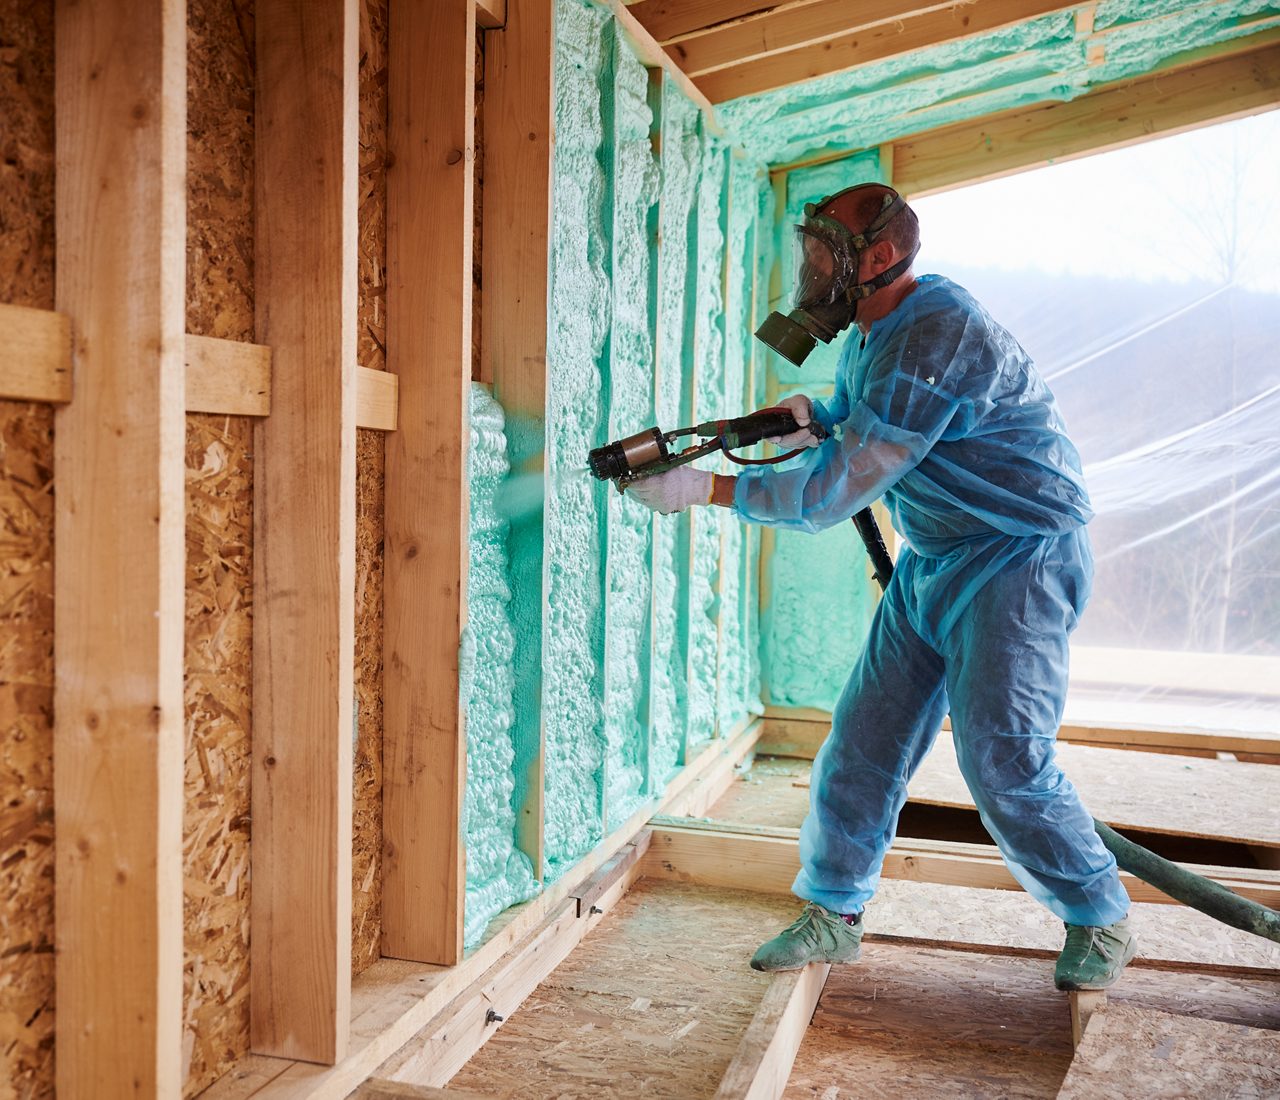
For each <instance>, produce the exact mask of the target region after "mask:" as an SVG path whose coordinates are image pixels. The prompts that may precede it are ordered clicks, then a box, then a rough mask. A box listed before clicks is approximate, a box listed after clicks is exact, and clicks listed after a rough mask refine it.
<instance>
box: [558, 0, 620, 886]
mask: <svg viewBox="0 0 1280 1100" xmlns="http://www.w3.org/2000/svg"><path fill="white" fill-rule="evenodd" d="M610 27H611V17H610V16H609V14H608V12H606V11H604V10H603V9H600V8H596V7H594V6H589V5H585V4H582V3H580V2H578V0H559V2H558V3H557V4H556V56H555V135H556V146H555V167H554V175H553V179H552V221H553V227H554V231H553V233H552V253H551V289H550V321H549V326H548V331H547V375H548V378H547V428H546V432H547V437H546V442H547V481H548V485H549V486H551V487H552V489H553V491H550V492H548V494H547V501H546V511H545V513H544V528H543V530H544V544H545V550H544V554H545V558H544V560H545V566H544V580H545V584H546V597H547V598H546V609H545V612H544V614H545V625H544V631H543V666H542V668H543V685H542V716H543V728H544V730H545V749H544V752H545V773H544V774H545V780H544V791H545V810H544V834H543V836H544V851H545V863H546V868H545V873H546V874H547V876H548V877H550V878H555V877H557V876H558V875H559V874H560V873H561V872H562V871H563V870H564V869H565V868H566V867H567V866H569V865H571V864H572V863H573V862H574V861H576V860H577V859H579V858H580V857H581V856H582V855H584V854H585V853H586V852H588V851H589V850H590V849H591V848H592V846H593V845H594V844H595V843H596V842H597V841H598V840H599V839H600V837H601V830H602V821H603V817H602V799H601V779H602V774H601V773H602V770H603V765H604V737H603V723H602V708H601V699H602V697H603V688H604V676H603V667H602V665H603V661H602V658H603V653H604V616H603V599H602V589H601V577H602V562H601V556H602V550H603V547H602V545H601V539H600V530H601V523H602V519H601V511H602V509H603V508H604V507H605V499H606V498H605V493H606V492H607V491H608V490H607V488H606V487H605V486H603V485H601V484H599V483H597V482H595V481H593V480H592V479H591V478H590V477H589V476H588V475H587V473H586V471H585V469H584V466H585V462H586V456H587V451H588V450H590V448H591V447H592V446H594V445H595V439H596V436H597V434H598V432H599V431H600V430H602V428H603V426H604V425H605V424H606V422H607V421H606V409H605V395H604V394H603V392H602V384H601V376H600V364H601V362H602V359H603V355H604V351H605V341H606V337H607V335H608V331H609V314H610V296H609V276H608V270H607V263H608V258H609V257H608V241H607V237H606V235H605V226H604V222H603V215H604V211H605V210H606V209H607V208H608V204H609V201H610V183H611V181H610V180H608V179H607V178H606V175H605V172H604V169H603V166H602V163H601V160H602V150H603V147H604V143H605V133H604V120H603V117H602V112H601V110H600V99H601V83H600V82H601V80H602V79H603V78H605V77H606V74H607V72H608V69H609V65H610V62H609V58H610V56H611V51H610V49H609V39H608V34H609V30H610Z"/></svg>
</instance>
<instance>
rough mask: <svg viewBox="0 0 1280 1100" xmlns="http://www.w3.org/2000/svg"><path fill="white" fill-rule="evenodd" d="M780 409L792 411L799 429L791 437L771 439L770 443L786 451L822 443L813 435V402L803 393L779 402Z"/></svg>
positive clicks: (794, 394)
mask: <svg viewBox="0 0 1280 1100" xmlns="http://www.w3.org/2000/svg"><path fill="white" fill-rule="evenodd" d="M778 408H780V409H790V410H791V415H792V416H794V417H795V418H796V424H797V425H799V427H797V429H796V430H795V431H794V432H792V433H791V434H790V435H784V436H778V437H777V438H774V439H770V440H769V442H770V443H776V444H777V445H778V446H779V447H781V448H782V449H783V450H784V451H791V450H794V449H795V448H796V447H816V446H817V445H818V444H819V443H821V442H822V440H821V439H819V438H818V437H817V436H816V435H814V434H813V429H812V427H811V425H812V424H813V402H812V401H810V400H809V399H808V398H807V397H805V395H804V394H802V393H793V394H792V395H791V396H790V397H784V398H783V399H782V400H781V401H779V402H778Z"/></svg>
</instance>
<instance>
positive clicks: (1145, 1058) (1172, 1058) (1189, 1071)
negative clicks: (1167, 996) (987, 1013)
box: [1058, 1003, 1280, 1100]
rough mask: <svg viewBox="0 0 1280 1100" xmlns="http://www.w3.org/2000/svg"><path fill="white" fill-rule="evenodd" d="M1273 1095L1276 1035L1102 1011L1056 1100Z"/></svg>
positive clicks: (1278, 1072)
mask: <svg viewBox="0 0 1280 1100" xmlns="http://www.w3.org/2000/svg"><path fill="white" fill-rule="evenodd" d="M1276 1095H1280V1035H1276V1034H1275V1033H1274V1032H1269V1031H1258V1030H1256V1029H1253V1028H1248V1027H1241V1026H1240V1025H1238V1024H1223V1023H1217V1022H1214V1021H1209V1020H1193V1019H1189V1018H1187V1017H1185V1016H1175V1015H1171V1014H1170V1013H1167V1012H1156V1011H1152V1010H1149V1009H1139V1008H1134V1007H1132V1006H1129V1005H1121V1004H1112V1003H1108V1004H1107V1005H1106V1007H1105V1008H1104V1009H1102V1010H1100V1011H1098V1012H1095V1013H1094V1014H1093V1017H1092V1018H1091V1019H1090V1021H1089V1026H1088V1028H1087V1030H1086V1031H1085V1034H1084V1040H1083V1042H1081V1044H1080V1048H1079V1049H1078V1050H1077V1051H1076V1056H1075V1060H1074V1061H1073V1062H1072V1063H1071V1069H1070V1071H1069V1072H1068V1074H1067V1078H1066V1080H1065V1081H1064V1082H1063V1085H1062V1090H1061V1091H1060V1092H1059V1093H1058V1096H1059V1097H1060V1098H1061V1100H1094V1098H1095V1097H1098V1096H1107V1097H1114V1098H1115V1100H1138V1098H1141V1100H1157V1098H1160V1097H1170V1098H1173V1097H1186V1096H1197V1097H1199V1096H1204V1097H1209V1096H1212V1097H1267V1096H1276Z"/></svg>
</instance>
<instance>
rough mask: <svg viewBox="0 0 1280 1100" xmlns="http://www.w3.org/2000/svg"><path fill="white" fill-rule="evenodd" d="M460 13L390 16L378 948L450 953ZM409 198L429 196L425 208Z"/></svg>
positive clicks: (462, 734)
mask: <svg viewBox="0 0 1280 1100" xmlns="http://www.w3.org/2000/svg"><path fill="white" fill-rule="evenodd" d="M474 40H475V5H474V3H471V2H468V0H447V2H443V3H430V4H423V3H409V4H393V5H392V6H391V27H390V34H389V41H390V44H391V45H390V49H391V53H390V56H389V59H388V69H389V77H390V95H389V101H388V121H389V126H388V135H387V141H388V148H389V151H390V154H391V156H392V157H393V158H394V159H393V163H392V166H391V167H390V168H389V169H388V171H387V215H388V216H387V282H388V286H387V369H388V370H389V371H391V372H393V374H392V377H398V378H399V382H400V396H401V400H402V401H403V402H404V403H405V405H404V411H405V415H404V417H403V421H402V424H403V426H402V428H401V429H400V430H399V431H397V432H396V433H395V435H393V436H390V437H389V438H388V439H387V458H386V463H387V465H386V531H387V535H386V547H387V553H386V580H385V586H386V587H385V612H384V614H385V616H386V625H385V640H384V643H383V644H384V650H385V653H386V660H385V671H384V673H383V675H384V690H385V697H384V702H383V759H384V768H383V789H382V807H383V810H382V814H383V818H382V821H383V824H382V828H383V838H384V847H385V851H386V855H385V857H384V860H383V900H382V952H383V954H384V955H389V956H392V957H394V958H400V959H415V960H417V961H419V962H430V963H442V964H445V965H451V964H453V963H456V962H457V961H458V960H459V959H460V958H461V957H462V925H463V915H462V908H463V894H464V887H465V879H466V864H465V859H464V854H463V850H462V798H463V790H464V785H465V783H466V760H467V756H466V725H465V712H464V711H463V709H462V708H463V703H462V701H461V699H460V697H459V694H458V647H459V645H460V642H461V636H462V629H463V627H464V626H465V625H466V618H467V609H466V584H467V561H468V558H467V544H468V538H469V523H470V511H469V509H470V498H469V496H468V493H467V453H468V450H469V446H470V428H469V424H470V418H469V409H470V387H471V265H472V257H471V242H472V210H471V203H472V191H473V178H474V174H473V172H472V166H473V162H474V160H475V49H474ZM423 195H430V196H431V200H430V201H429V202H427V201H424V199H423Z"/></svg>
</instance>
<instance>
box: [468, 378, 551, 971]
mask: <svg viewBox="0 0 1280 1100" xmlns="http://www.w3.org/2000/svg"><path fill="white" fill-rule="evenodd" d="M509 470H510V465H509V463H508V461H507V439H506V434H505V424H504V423H503V415H502V409H501V407H500V406H499V405H498V403H497V402H496V401H494V399H493V398H492V397H491V396H490V395H489V392H488V391H487V390H486V389H485V388H484V387H482V386H479V385H473V386H472V387H471V449H470V452H469V454H468V480H469V483H470V486H471V529H470V565H469V573H468V580H467V626H466V630H465V631H464V632H463V636H462V652H461V655H460V665H459V671H460V677H459V690H460V691H461V694H462V700H463V703H464V704H465V706H466V714H467V789H466V798H465V799H464V803H463V836H464V838H465V845H466V853H467V888H466V908H465V930H464V936H465V940H466V946H467V947H472V946H474V945H475V944H476V943H478V942H479V940H480V938H481V936H482V935H483V933H484V930H485V928H486V927H487V926H488V924H489V921H490V920H491V919H492V918H493V917H494V916H496V915H497V914H498V913H501V912H502V910H504V909H505V908H507V906H509V905H514V904H515V903H516V902H520V901H525V900H526V899H528V898H530V897H532V896H533V895H534V894H536V893H537V891H538V884H537V882H536V881H535V880H534V876H533V867H532V865H531V864H530V863H529V860H528V858H527V857H526V856H525V855H524V854H523V853H521V852H519V851H517V850H516V848H515V842H514V837H515V812H514V811H513V809H512V806H511V794H512V790H513V788H514V786H515V783H514V779H513V776H512V762H513V760H514V758H515V753H514V750H513V747H512V743H511V727H512V723H513V721H514V718H515V675H514V672H513V670H512V658H513V656H514V654H515V644H516V639H515V630H514V628H513V626H512V622H511V616H510V614H509V611H508V605H509V604H510V602H511V589H510V588H509V587H508V583H507V581H508V568H509V560H508V554H507V533H508V526H509V525H508V523H507V521H506V518H505V517H504V516H503V514H502V513H501V511H500V510H499V509H498V508H497V506H496V505H497V498H498V494H499V493H500V492H501V489H502V485H503V482H504V481H505V479H506V477H507V474H508V472H509Z"/></svg>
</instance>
